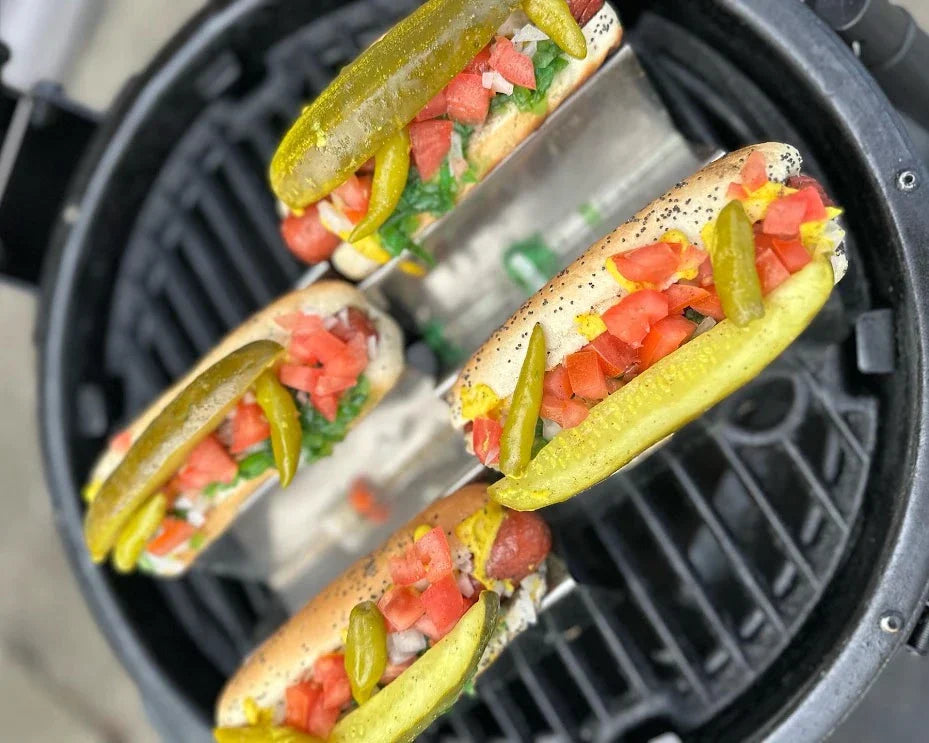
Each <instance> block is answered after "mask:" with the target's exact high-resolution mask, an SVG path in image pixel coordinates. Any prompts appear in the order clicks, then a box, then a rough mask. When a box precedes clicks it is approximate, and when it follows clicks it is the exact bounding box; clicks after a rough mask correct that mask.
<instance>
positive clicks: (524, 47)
mask: <svg viewBox="0 0 929 743" xmlns="http://www.w3.org/2000/svg"><path fill="white" fill-rule="evenodd" d="M538 46H539V42H538V41H524V42H523V43H522V44H519V45H518V46H517V47H516V48H517V50H518V51H520V52H522V53H523V54H525V55H526V56H527V57H529V59H532V58H533V57H534V56H535V50H536V48H537V47H538Z"/></svg>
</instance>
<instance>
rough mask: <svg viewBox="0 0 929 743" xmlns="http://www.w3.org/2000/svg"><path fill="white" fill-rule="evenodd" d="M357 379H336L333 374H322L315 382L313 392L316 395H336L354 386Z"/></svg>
mask: <svg viewBox="0 0 929 743" xmlns="http://www.w3.org/2000/svg"><path fill="white" fill-rule="evenodd" d="M357 379H358V378H357V377H337V376H335V375H333V374H323V375H321V376H320V378H319V381H317V382H316V389H315V390H313V392H315V393H316V394H317V395H320V396H323V397H324V396H326V395H338V394H339V393H340V392H344V391H345V390H347V389H349V388H350V387H354V386H355V382H356V381H357Z"/></svg>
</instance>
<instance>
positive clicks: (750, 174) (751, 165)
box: [742, 150, 768, 191]
mask: <svg viewBox="0 0 929 743" xmlns="http://www.w3.org/2000/svg"><path fill="white" fill-rule="evenodd" d="M767 182H768V168H767V163H765V159H764V155H763V154H762V153H761V152H759V151H758V150H755V151H754V152H753V153H752V154H751V155H749V156H748V159H747V160H746V161H745V165H743V166H742V185H743V186H745V188H746V189H748V190H749V191H757V190H758V189H759V188H761V187H762V186H763V185H764V184H765V183H767Z"/></svg>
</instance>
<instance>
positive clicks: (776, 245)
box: [771, 237, 813, 273]
mask: <svg viewBox="0 0 929 743" xmlns="http://www.w3.org/2000/svg"><path fill="white" fill-rule="evenodd" d="M771 249H772V250H773V251H774V252H775V254H776V255H777V257H778V258H780V260H781V263H783V264H784V268H786V269H787V270H788V271H790V272H791V273H796V272H797V271H799V270H800V269H801V268H803V267H804V266H805V265H806V264H807V263H809V262H810V261H811V260H813V257H812V256H811V255H810V251H808V250H807V249H806V248H805V247H804V246H803V242H802V241H800V240H779V239H778V238H776V237H775V238H773V239H772V240H771Z"/></svg>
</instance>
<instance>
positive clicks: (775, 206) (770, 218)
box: [762, 194, 807, 238]
mask: <svg viewBox="0 0 929 743" xmlns="http://www.w3.org/2000/svg"><path fill="white" fill-rule="evenodd" d="M796 196H797V194H790V195H789V196H783V197H781V198H780V199H778V200H777V201H774V202H772V204H771V206H769V207H768V213H767V215H765V218H764V223H763V225H762V229H763V230H764V232H765V234H766V235H774V236H777V237H787V238H790V237H795V236H796V235H798V234H799V233H800V225H801V224H803V219H804V217H805V215H806V210H807V204H806V201H805V199H802V198H800V199H798V198H796Z"/></svg>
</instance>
